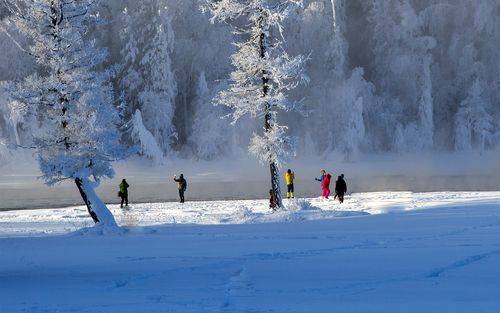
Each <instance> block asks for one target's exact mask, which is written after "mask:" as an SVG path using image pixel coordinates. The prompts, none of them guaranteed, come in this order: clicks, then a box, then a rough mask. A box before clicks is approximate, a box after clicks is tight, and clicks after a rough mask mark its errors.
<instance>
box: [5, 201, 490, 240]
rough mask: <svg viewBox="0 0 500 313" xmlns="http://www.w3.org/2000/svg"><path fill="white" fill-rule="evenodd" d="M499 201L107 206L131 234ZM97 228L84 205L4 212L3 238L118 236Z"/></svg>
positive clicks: (173, 203) (341, 216) (254, 202)
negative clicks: (271, 206)
mask: <svg viewBox="0 0 500 313" xmlns="http://www.w3.org/2000/svg"><path fill="white" fill-rule="evenodd" d="M499 202H500V192H434V193H411V192H376V193H357V194H353V195H350V196H348V197H346V201H345V202H344V204H342V205H341V204H339V203H338V202H337V201H335V200H333V199H330V200H325V199H321V198H313V199H293V200H285V202H284V204H285V210H282V211H278V212H274V213H273V212H272V211H271V210H270V209H269V207H268V201H267V200H231V201H199V202H187V203H185V204H180V203H175V202H165V203H144V204H131V205H130V207H128V208H124V209H120V207H119V206H118V205H109V206H108V207H109V209H110V210H111V211H112V213H113V215H114V218H115V219H116V222H117V223H118V225H120V226H122V227H124V228H125V229H126V230H127V229H128V230H129V229H133V228H137V227H143V226H156V225H169V226H174V225H194V224H196V225H229V224H263V223H295V222H303V221H314V220H329V219H338V218H347V217H349V218H351V217H362V216H366V215H378V214H394V213H400V212H406V211H414V210H421V209H429V208H436V207H454V206H458V205H463V204H464V203H467V204H469V205H471V204H478V205H479V204H490V203H499ZM92 226H93V223H92V220H91V219H90V217H89V215H88V213H87V209H86V207H84V206H75V207H69V208H64V209H39V210H22V211H8V212H0V237H2V236H9V237H10V236H33V235H37V236H41V235H52V234H63V233H69V232H72V231H76V230H79V229H83V230H81V231H80V233H92V232H95V233H97V234H100V233H106V232H107V233H110V232H111V233H113V232H115V230H111V229H110V230H99V229H93V227H92ZM86 228H91V229H90V230H89V229H86Z"/></svg>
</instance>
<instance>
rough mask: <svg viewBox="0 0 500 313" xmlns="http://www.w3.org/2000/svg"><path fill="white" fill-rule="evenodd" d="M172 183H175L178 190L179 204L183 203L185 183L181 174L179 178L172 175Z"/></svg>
mask: <svg viewBox="0 0 500 313" xmlns="http://www.w3.org/2000/svg"><path fill="white" fill-rule="evenodd" d="M174 181H175V182H176V183H177V188H178V189H179V198H180V202H181V203H184V193H185V192H186V189H187V181H186V179H185V178H184V174H181V176H179V178H177V176H176V175H174Z"/></svg>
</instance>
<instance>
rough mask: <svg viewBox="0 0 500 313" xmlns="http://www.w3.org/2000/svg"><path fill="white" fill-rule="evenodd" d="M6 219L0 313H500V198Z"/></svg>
mask: <svg viewBox="0 0 500 313" xmlns="http://www.w3.org/2000/svg"><path fill="white" fill-rule="evenodd" d="M287 207H288V209H287V210H286V211H285V212H280V213H276V214H271V213H270V212H269V210H268V209H267V208H266V201H257V200H256V201H251V200H249V201H226V202H191V203H186V204H185V205H180V204H176V203H157V204H149V205H146V204H141V205H131V206H130V208H129V209H127V210H121V209H119V208H118V207H116V206H112V207H111V208H112V210H113V212H114V214H115V215H116V217H117V220H118V222H119V224H121V225H122V226H124V227H123V229H122V230H119V231H105V234H103V231H102V230H97V229H89V228H83V229H82V227H85V226H90V225H91V224H90V221H89V220H90V219H89V218H88V217H87V214H86V212H85V209H84V208H83V207H71V208H67V209H48V210H46V209H44V210H27V211H9V212H0V312H2V313H3V312H9V313H10V312H31V313H38V312H92V313H96V312H120V313H123V312H134V313H135V312H287V313H290V312H381V313H391V312H415V313H422V312H426V313H429V312H436V313H443V312H454V313H456V312H492V313H493V312H500V297H499V296H498V295H499V294H500V267H499V266H498V264H499V262H500V192H448V193H446V192H440V193H421V194H418V193H410V192H381V193H360V194H354V195H352V196H350V197H348V198H347V200H346V203H345V204H344V205H342V206H341V205H339V204H337V203H336V202H334V201H333V200H330V201H325V200H320V199H311V200H298V201H293V202H289V203H288V205H287Z"/></svg>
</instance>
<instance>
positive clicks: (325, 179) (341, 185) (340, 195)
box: [118, 169, 347, 210]
mask: <svg viewBox="0 0 500 313" xmlns="http://www.w3.org/2000/svg"><path fill="white" fill-rule="evenodd" d="M320 173H321V176H320V177H319V178H315V180H317V181H319V182H320V185H321V196H322V197H323V198H325V199H329V197H330V193H331V192H330V183H331V179H332V175H331V174H329V173H327V172H326V171H325V170H321V172H320ZM294 181H295V173H294V172H293V171H292V170H291V169H288V170H287V171H286V172H285V184H286V189H287V191H286V196H287V198H288V199H293V198H295V187H294ZM174 182H176V183H177V189H178V190H179V200H180V203H184V202H185V198H184V194H185V192H186V190H187V181H186V179H185V178H184V174H180V176H179V178H177V175H174ZM129 187H130V185H129V184H128V183H127V181H126V180H125V179H123V180H122V182H121V183H120V186H119V191H118V197H120V199H121V202H120V207H121V208H123V206H124V205H125V206H128V188H129ZM346 193H347V183H346V182H345V179H344V174H341V175H340V176H339V177H338V178H337V181H336V182H335V196H334V199H338V200H339V202H340V203H343V202H344V195H345V194H346ZM269 207H270V208H271V209H273V210H274V209H276V207H277V198H276V195H275V194H274V192H273V190H272V189H271V190H269Z"/></svg>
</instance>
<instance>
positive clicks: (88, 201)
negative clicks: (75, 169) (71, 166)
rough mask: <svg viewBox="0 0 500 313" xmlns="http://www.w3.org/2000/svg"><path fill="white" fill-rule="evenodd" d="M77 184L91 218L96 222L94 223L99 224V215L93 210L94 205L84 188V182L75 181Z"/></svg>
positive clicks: (78, 179)
mask: <svg viewBox="0 0 500 313" xmlns="http://www.w3.org/2000/svg"><path fill="white" fill-rule="evenodd" d="M75 184H76V187H78V191H79V192H80V195H81V196H82V199H83V202H84V203H85V205H86V206H87V211H88V212H89V214H90V217H92V220H94V223H96V224H97V223H99V218H98V217H97V214H96V213H95V212H94V210H92V203H91V202H90V200H89V198H88V197H87V193H86V192H85V189H84V188H83V182H82V180H81V179H80V178H77V179H75Z"/></svg>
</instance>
